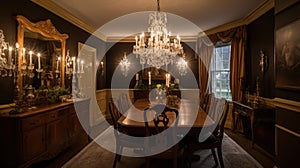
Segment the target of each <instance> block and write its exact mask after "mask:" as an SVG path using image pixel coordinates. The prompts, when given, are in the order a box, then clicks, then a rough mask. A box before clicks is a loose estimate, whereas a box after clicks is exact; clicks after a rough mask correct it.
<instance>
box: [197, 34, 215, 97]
mask: <svg viewBox="0 0 300 168" xmlns="http://www.w3.org/2000/svg"><path fill="white" fill-rule="evenodd" d="M198 45H199V52H198V54H199V59H198V64H199V80H200V81H199V85H200V86H199V88H200V93H201V96H204V95H205V94H207V92H208V81H209V67H210V62H211V58H212V56H213V52H214V44H213V43H212V42H211V41H210V39H209V38H208V37H207V36H203V37H202V38H199V39H198Z"/></svg>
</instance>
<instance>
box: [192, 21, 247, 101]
mask: <svg viewBox="0 0 300 168" xmlns="http://www.w3.org/2000/svg"><path fill="white" fill-rule="evenodd" d="M246 36H247V32H246V26H245V25H243V26H239V27H236V28H232V29H230V30H227V31H223V32H219V33H215V34H211V35H209V36H208V38H207V37H206V36H205V37H199V38H198V41H197V43H198V54H199V61H198V62H199V75H200V76H199V79H200V82H199V83H200V92H201V94H205V93H207V91H208V83H209V80H210V77H209V67H210V62H211V58H212V56H213V54H214V53H213V52H214V45H215V44H216V43H217V42H218V41H221V42H223V43H227V42H231V59H230V60H231V61H230V89H231V94H232V100H233V101H237V100H241V99H242V95H243V93H242V82H243V81H242V79H243V78H244V76H245V48H246V38H247V37H246Z"/></svg>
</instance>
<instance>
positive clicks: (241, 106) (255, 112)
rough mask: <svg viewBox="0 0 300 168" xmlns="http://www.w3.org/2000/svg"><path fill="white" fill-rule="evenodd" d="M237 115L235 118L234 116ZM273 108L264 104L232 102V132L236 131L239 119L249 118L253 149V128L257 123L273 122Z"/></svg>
mask: <svg viewBox="0 0 300 168" xmlns="http://www.w3.org/2000/svg"><path fill="white" fill-rule="evenodd" d="M235 114H237V118H236V115H235ZM274 114H275V108H274V107H271V106H267V105H264V104H255V105H254V104H249V103H242V102H238V101H233V110H232V118H233V131H235V130H236V129H237V124H238V121H239V117H240V116H243V117H250V122H251V140H252V147H254V143H255V136H254V131H255V129H254V127H255V123H256V122H257V121H273V120H275V115H274Z"/></svg>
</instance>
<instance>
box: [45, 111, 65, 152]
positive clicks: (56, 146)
mask: <svg viewBox="0 0 300 168" xmlns="http://www.w3.org/2000/svg"><path fill="white" fill-rule="evenodd" d="M67 124H68V122H67V118H66V117H65V116H64V117H62V118H59V119H57V120H55V121H52V122H50V123H48V124H47V147H48V154H49V155H50V156H55V155H56V154H58V153H59V152H61V151H62V150H63V149H64V148H65V147H66V146H67V141H68V130H67Z"/></svg>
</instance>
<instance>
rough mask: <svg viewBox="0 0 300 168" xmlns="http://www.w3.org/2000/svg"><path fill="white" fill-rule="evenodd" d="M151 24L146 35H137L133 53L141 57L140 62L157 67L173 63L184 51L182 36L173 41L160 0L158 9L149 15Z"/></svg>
mask: <svg viewBox="0 0 300 168" xmlns="http://www.w3.org/2000/svg"><path fill="white" fill-rule="evenodd" d="M149 24H150V27H149V28H148V32H149V33H147V34H149V36H148V37H146V35H145V33H142V34H141V35H140V36H139V38H138V37H137V36H136V37H135V45H134V46H133V54H136V56H137V57H138V56H139V58H140V64H142V65H145V64H147V65H149V66H153V67H156V68H158V69H159V68H160V67H162V66H167V65H168V64H173V63H174V62H175V58H176V56H177V55H179V56H180V55H183V54H184V51H183V48H182V45H181V44H180V37H179V36H178V35H177V37H176V38H175V39H174V40H172V41H171V39H170V36H171V33H170V32H168V30H167V14H166V13H165V12H160V6H159V0H157V11H155V12H154V13H151V14H150V15H149Z"/></svg>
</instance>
